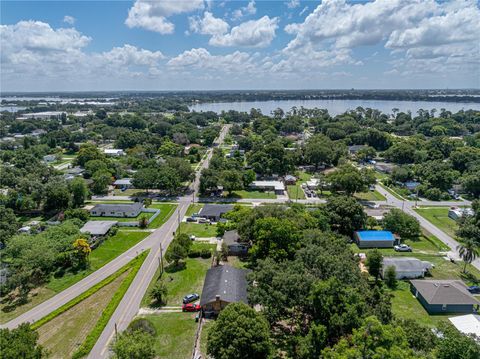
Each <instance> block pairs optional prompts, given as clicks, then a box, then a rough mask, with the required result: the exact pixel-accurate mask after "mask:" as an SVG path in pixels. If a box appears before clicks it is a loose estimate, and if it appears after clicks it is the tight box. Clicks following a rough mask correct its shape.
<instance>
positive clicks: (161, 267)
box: [158, 243, 163, 277]
mask: <svg viewBox="0 0 480 359" xmlns="http://www.w3.org/2000/svg"><path fill="white" fill-rule="evenodd" d="M158 265H159V266H160V277H162V276H163V248H162V243H160V258H158Z"/></svg>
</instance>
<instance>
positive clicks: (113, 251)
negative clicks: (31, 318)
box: [0, 231, 149, 323]
mask: <svg viewBox="0 0 480 359" xmlns="http://www.w3.org/2000/svg"><path fill="white" fill-rule="evenodd" d="M148 234H149V233H147V232H123V231H118V233H117V234H116V235H115V236H113V237H110V238H109V239H108V240H106V241H105V242H103V243H102V244H101V245H100V246H99V247H98V248H96V249H95V250H93V251H92V253H91V254H90V268H88V269H86V270H82V271H78V272H76V273H66V274H65V275H63V276H61V277H58V278H52V279H51V280H50V282H49V283H47V284H46V285H45V286H43V287H39V288H37V289H34V290H33V291H32V296H31V297H30V298H29V301H28V302H27V303H26V304H23V305H21V306H17V307H16V308H14V310H10V311H6V309H7V306H6V303H1V304H0V309H1V311H0V323H5V322H7V321H9V320H11V319H13V318H15V317H17V316H19V315H20V314H22V313H25V312H27V311H28V310H30V309H32V308H33V307H35V306H36V305H38V304H40V303H42V302H44V301H45V300H47V299H49V298H51V297H53V296H54V295H55V294H57V293H59V292H61V291H62V290H64V289H66V288H68V287H70V286H71V285H73V284H75V283H76V282H78V281H79V280H81V279H83V278H85V277H86V276H88V275H89V274H91V273H93V272H94V271H96V270H97V269H99V268H100V267H102V266H104V265H105V264H107V263H108V262H110V261H111V260H112V259H114V258H116V257H117V256H118V255H120V254H121V253H123V252H125V251H126V250H127V249H129V248H131V247H132V246H134V245H135V244H137V243H138V242H140V241H141V240H142V239H144V238H145V237H146V236H147V235H148Z"/></svg>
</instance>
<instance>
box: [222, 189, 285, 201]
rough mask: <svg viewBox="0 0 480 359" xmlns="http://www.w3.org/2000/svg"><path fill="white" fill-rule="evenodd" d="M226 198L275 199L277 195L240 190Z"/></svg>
mask: <svg viewBox="0 0 480 359" xmlns="http://www.w3.org/2000/svg"><path fill="white" fill-rule="evenodd" d="M227 198H253V199H275V198H277V195H276V194H275V193H273V192H262V191H251V190H248V191H247V190H242V191H233V192H232V193H231V194H230V195H229V196H227Z"/></svg>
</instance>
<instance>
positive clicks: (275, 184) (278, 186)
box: [250, 181, 285, 194]
mask: <svg viewBox="0 0 480 359" xmlns="http://www.w3.org/2000/svg"><path fill="white" fill-rule="evenodd" d="M250 187H251V188H252V189H259V190H262V191H274V192H275V193H276V194H284V193H285V185H284V184H283V182H280V181H253V182H252V184H251V185H250Z"/></svg>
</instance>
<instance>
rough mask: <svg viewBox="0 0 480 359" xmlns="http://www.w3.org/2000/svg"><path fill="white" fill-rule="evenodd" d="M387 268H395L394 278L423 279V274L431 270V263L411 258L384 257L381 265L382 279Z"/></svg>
mask: <svg viewBox="0 0 480 359" xmlns="http://www.w3.org/2000/svg"><path fill="white" fill-rule="evenodd" d="M389 267H393V268H395V273H396V278H397V279H404V278H409V279H412V278H423V277H424V276H425V274H426V273H427V272H428V271H429V270H430V269H432V268H433V265H432V263H430V262H427V261H421V260H420V259H417V258H413V257H384V258H383V265H382V273H381V275H382V277H383V278H385V273H386V272H387V269H388V268H389Z"/></svg>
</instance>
